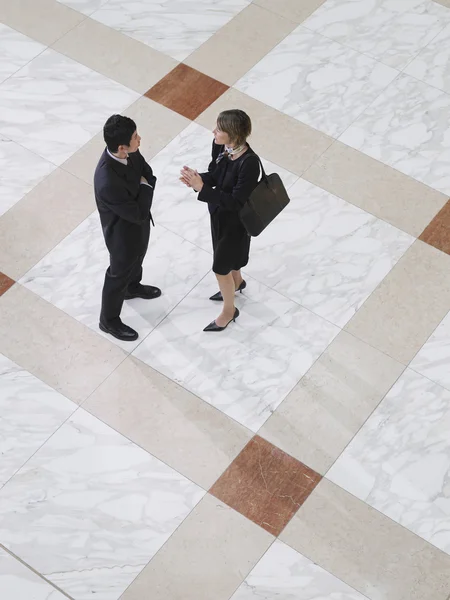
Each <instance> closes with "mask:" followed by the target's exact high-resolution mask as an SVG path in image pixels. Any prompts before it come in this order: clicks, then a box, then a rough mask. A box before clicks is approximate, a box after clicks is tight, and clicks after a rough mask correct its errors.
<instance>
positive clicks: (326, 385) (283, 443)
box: [259, 331, 404, 474]
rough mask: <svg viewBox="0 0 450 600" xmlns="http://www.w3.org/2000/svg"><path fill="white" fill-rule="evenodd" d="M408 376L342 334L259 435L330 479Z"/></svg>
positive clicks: (399, 365) (372, 349)
mask: <svg viewBox="0 0 450 600" xmlns="http://www.w3.org/2000/svg"><path fill="white" fill-rule="evenodd" d="M403 370H404V366H403V365H401V364H400V363H398V362H397V361H395V360H393V359H392V358H390V357H389V356H386V355H385V354H383V353H381V352H380V351H378V350H376V349H375V348H372V347H371V346H369V345H368V344H366V343H364V342H362V341H361V340H358V339H357V338H355V337H354V336H352V335H350V334H348V333H347V332H345V331H341V332H340V333H339V334H338V335H337V337H336V338H335V339H334V340H333V341H332V342H331V344H330V345H329V346H328V348H327V349H326V350H325V352H324V353H323V354H322V356H320V358H319V359H318V360H317V361H316V362H315V363H314V365H313V366H312V367H311V369H310V370H309V371H308V373H306V375H305V376H304V377H302V379H300V381H299V383H298V384H297V385H296V386H295V388H294V389H293V390H292V392H291V393H290V394H289V395H288V396H287V398H286V399H285V400H284V401H283V402H282V403H281V405H280V406H279V407H278V409H277V410H276V411H275V412H274V413H273V414H272V416H271V417H270V418H269V419H268V421H267V422H266V423H265V424H264V425H263V427H262V428H261V429H260V431H259V433H260V434H261V435H262V436H263V437H264V438H265V439H267V440H269V441H270V442H272V443H273V444H275V445H276V446H278V447H279V448H281V449H282V450H284V451H285V452H288V453H289V454H290V455H291V456H294V457H295V458H296V459H297V460H300V461H301V462H303V463H305V464H307V465H308V466H309V467H311V468H313V469H314V470H315V471H317V472H319V473H321V474H325V473H326V472H327V470H328V469H329V468H330V467H331V465H332V464H333V463H334V461H335V460H336V459H337V458H338V457H339V455H340V454H341V453H342V451H343V450H344V449H345V447H346V446H347V444H348V443H349V442H350V441H351V440H352V438H353V437H354V436H355V434H356V433H357V432H358V431H359V429H360V428H361V426H362V425H363V424H364V422H365V421H366V419H367V418H368V417H369V416H370V414H371V413H372V411H373V410H374V409H375V408H376V407H377V405H378V404H379V403H380V402H381V400H382V399H383V398H384V396H385V395H386V393H387V392H388V391H389V389H390V388H391V386H392V385H393V384H394V383H395V381H396V380H397V379H398V377H399V376H400V374H401V373H402V372H403Z"/></svg>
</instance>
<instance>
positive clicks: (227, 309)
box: [216, 273, 236, 327]
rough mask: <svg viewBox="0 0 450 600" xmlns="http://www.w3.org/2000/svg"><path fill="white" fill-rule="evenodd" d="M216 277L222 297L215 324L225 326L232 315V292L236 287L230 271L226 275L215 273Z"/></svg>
mask: <svg viewBox="0 0 450 600" xmlns="http://www.w3.org/2000/svg"><path fill="white" fill-rule="evenodd" d="M216 277H217V282H218V284H219V289H220V291H221V292H222V297H223V308H222V312H221V313H220V315H219V316H218V317H217V319H216V324H217V325H218V326H219V327H225V325H226V324H227V323H228V322H229V321H231V319H232V318H233V317H234V293H235V290H236V288H235V283H234V278H233V275H232V273H228V275H217V273H216Z"/></svg>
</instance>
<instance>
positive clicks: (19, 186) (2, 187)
mask: <svg viewBox="0 0 450 600" xmlns="http://www.w3.org/2000/svg"><path fill="white" fill-rule="evenodd" d="M0 162H1V164H2V169H1V173H0V216H1V215H2V214H4V213H5V212H6V211H7V210H9V209H10V208H11V207H12V206H14V204H15V203H16V202H18V201H19V200H21V199H22V198H23V197H24V196H25V194H27V193H28V192H30V191H31V190H32V189H33V188H34V187H35V186H36V185H37V184H38V183H39V182H40V181H42V180H43V179H44V178H45V177H47V175H50V173H51V172H52V171H54V170H55V169H56V166H55V165H54V164H52V163H50V162H48V161H47V160H45V159H43V158H41V157H40V156H38V155H37V154H35V153H34V152H30V151H29V150H27V149H26V148H24V147H23V146H20V145H19V144H16V143H15V142H13V141H11V140H10V139H8V138H7V137H6V136H4V135H0Z"/></svg>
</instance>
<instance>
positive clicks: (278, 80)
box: [235, 26, 398, 137]
mask: <svg viewBox="0 0 450 600" xmlns="http://www.w3.org/2000/svg"><path fill="white" fill-rule="evenodd" d="M397 75H398V72H397V71H396V70H395V69H392V68H391V67H388V66H386V65H383V64H381V63H379V62H377V61H375V60H373V59H372V58H369V57H367V56H364V55H363V54H360V53H359V52H356V51H355V50H352V49H351V48H348V47H346V46H343V45H341V44H338V43H337V42H334V41H333V40H330V39H328V38H326V37H324V36H322V35H320V34H318V33H315V32H312V31H309V30H308V29H305V28H304V27H302V26H299V27H298V28H297V29H295V31H293V32H292V33H291V34H290V35H288V36H287V38H286V39H284V40H283V41H282V42H281V43H280V44H278V46H276V47H275V48H274V49H273V50H272V51H271V52H269V53H268V54H267V55H266V56H265V57H264V58H263V59H262V60H261V61H260V62H259V63H258V64H257V65H255V66H254V67H253V68H252V69H250V71H249V72H248V73H247V74H246V75H244V77H242V78H241V79H240V80H239V81H238V82H237V83H236V85H235V87H236V88H237V89H238V90H240V91H241V92H245V93H246V94H248V95H249V96H251V97H252V98H256V100H260V101H261V102H265V103H266V104H268V105H269V106H272V107H273V108H276V109H278V110H280V111H281V112H284V113H286V114H287V115H290V116H291V117H294V118H296V119H297V120H299V121H301V122H302V123H306V124H307V125H311V127H314V128H315V129H318V130H319V131H322V132H323V133H326V134H328V135H330V136H333V137H337V136H339V135H340V134H341V133H343V132H344V131H345V130H346V129H347V127H348V126H349V125H351V124H352V123H353V121H354V120H355V119H356V118H357V117H358V116H359V115H360V114H361V113H362V112H363V111H364V109H365V108H366V107H367V106H369V105H370V104H371V102H373V101H374V100H375V98H377V96H378V95H379V94H380V93H381V92H382V91H383V90H384V88H386V86H388V85H389V84H390V83H391V82H392V81H393V80H394V79H395V77H396V76H397Z"/></svg>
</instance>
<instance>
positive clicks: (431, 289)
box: [345, 240, 450, 364]
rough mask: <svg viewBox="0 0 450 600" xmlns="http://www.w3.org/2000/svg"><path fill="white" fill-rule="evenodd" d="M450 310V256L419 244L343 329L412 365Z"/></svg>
mask: <svg viewBox="0 0 450 600" xmlns="http://www.w3.org/2000/svg"><path fill="white" fill-rule="evenodd" d="M449 310H450V256H449V255H448V254H444V253H443V252H441V251H440V250H436V249H435V248H433V247H432V246H429V245H428V244H425V243H423V242H421V241H420V240H417V241H416V242H414V244H413V245H412V246H411V247H410V248H409V250H408V251H407V252H406V253H405V254H404V255H403V257H402V258H401V259H400V260H399V262H398V263H397V264H396V265H395V267H394V268H393V269H392V271H391V272H390V273H389V275H388V276H387V277H386V278H385V279H384V280H383V281H382V282H381V284H380V285H379V286H378V288H377V289H376V290H375V291H374V292H373V294H372V295H371V296H369V298H368V299H367V300H366V302H365V303H364V304H363V305H362V307H361V308H360V309H359V311H358V312H357V313H356V314H355V316H354V317H353V318H352V319H351V320H350V321H349V322H348V324H347V325H346V327H345V329H346V330H347V331H349V332H350V333H352V334H353V335H355V336H356V337H359V338H360V339H362V340H364V341H365V342H367V343H368V344H370V345H371V346H374V347H375V348H378V349H379V350H381V351H382V352H385V353H386V354H388V355H389V356H392V358H395V359H396V360H398V361H400V362H402V363H403V364H408V363H409V361H411V359H412V358H413V357H414V356H415V354H416V353H417V352H418V350H419V349H420V348H421V347H422V346H423V344H424V343H425V342H426V341H427V339H428V337H429V336H430V335H431V334H432V333H433V331H434V330H435V328H436V327H437V326H438V325H439V323H440V322H441V321H442V319H443V318H444V317H445V315H446V314H447V312H448V311H449Z"/></svg>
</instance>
